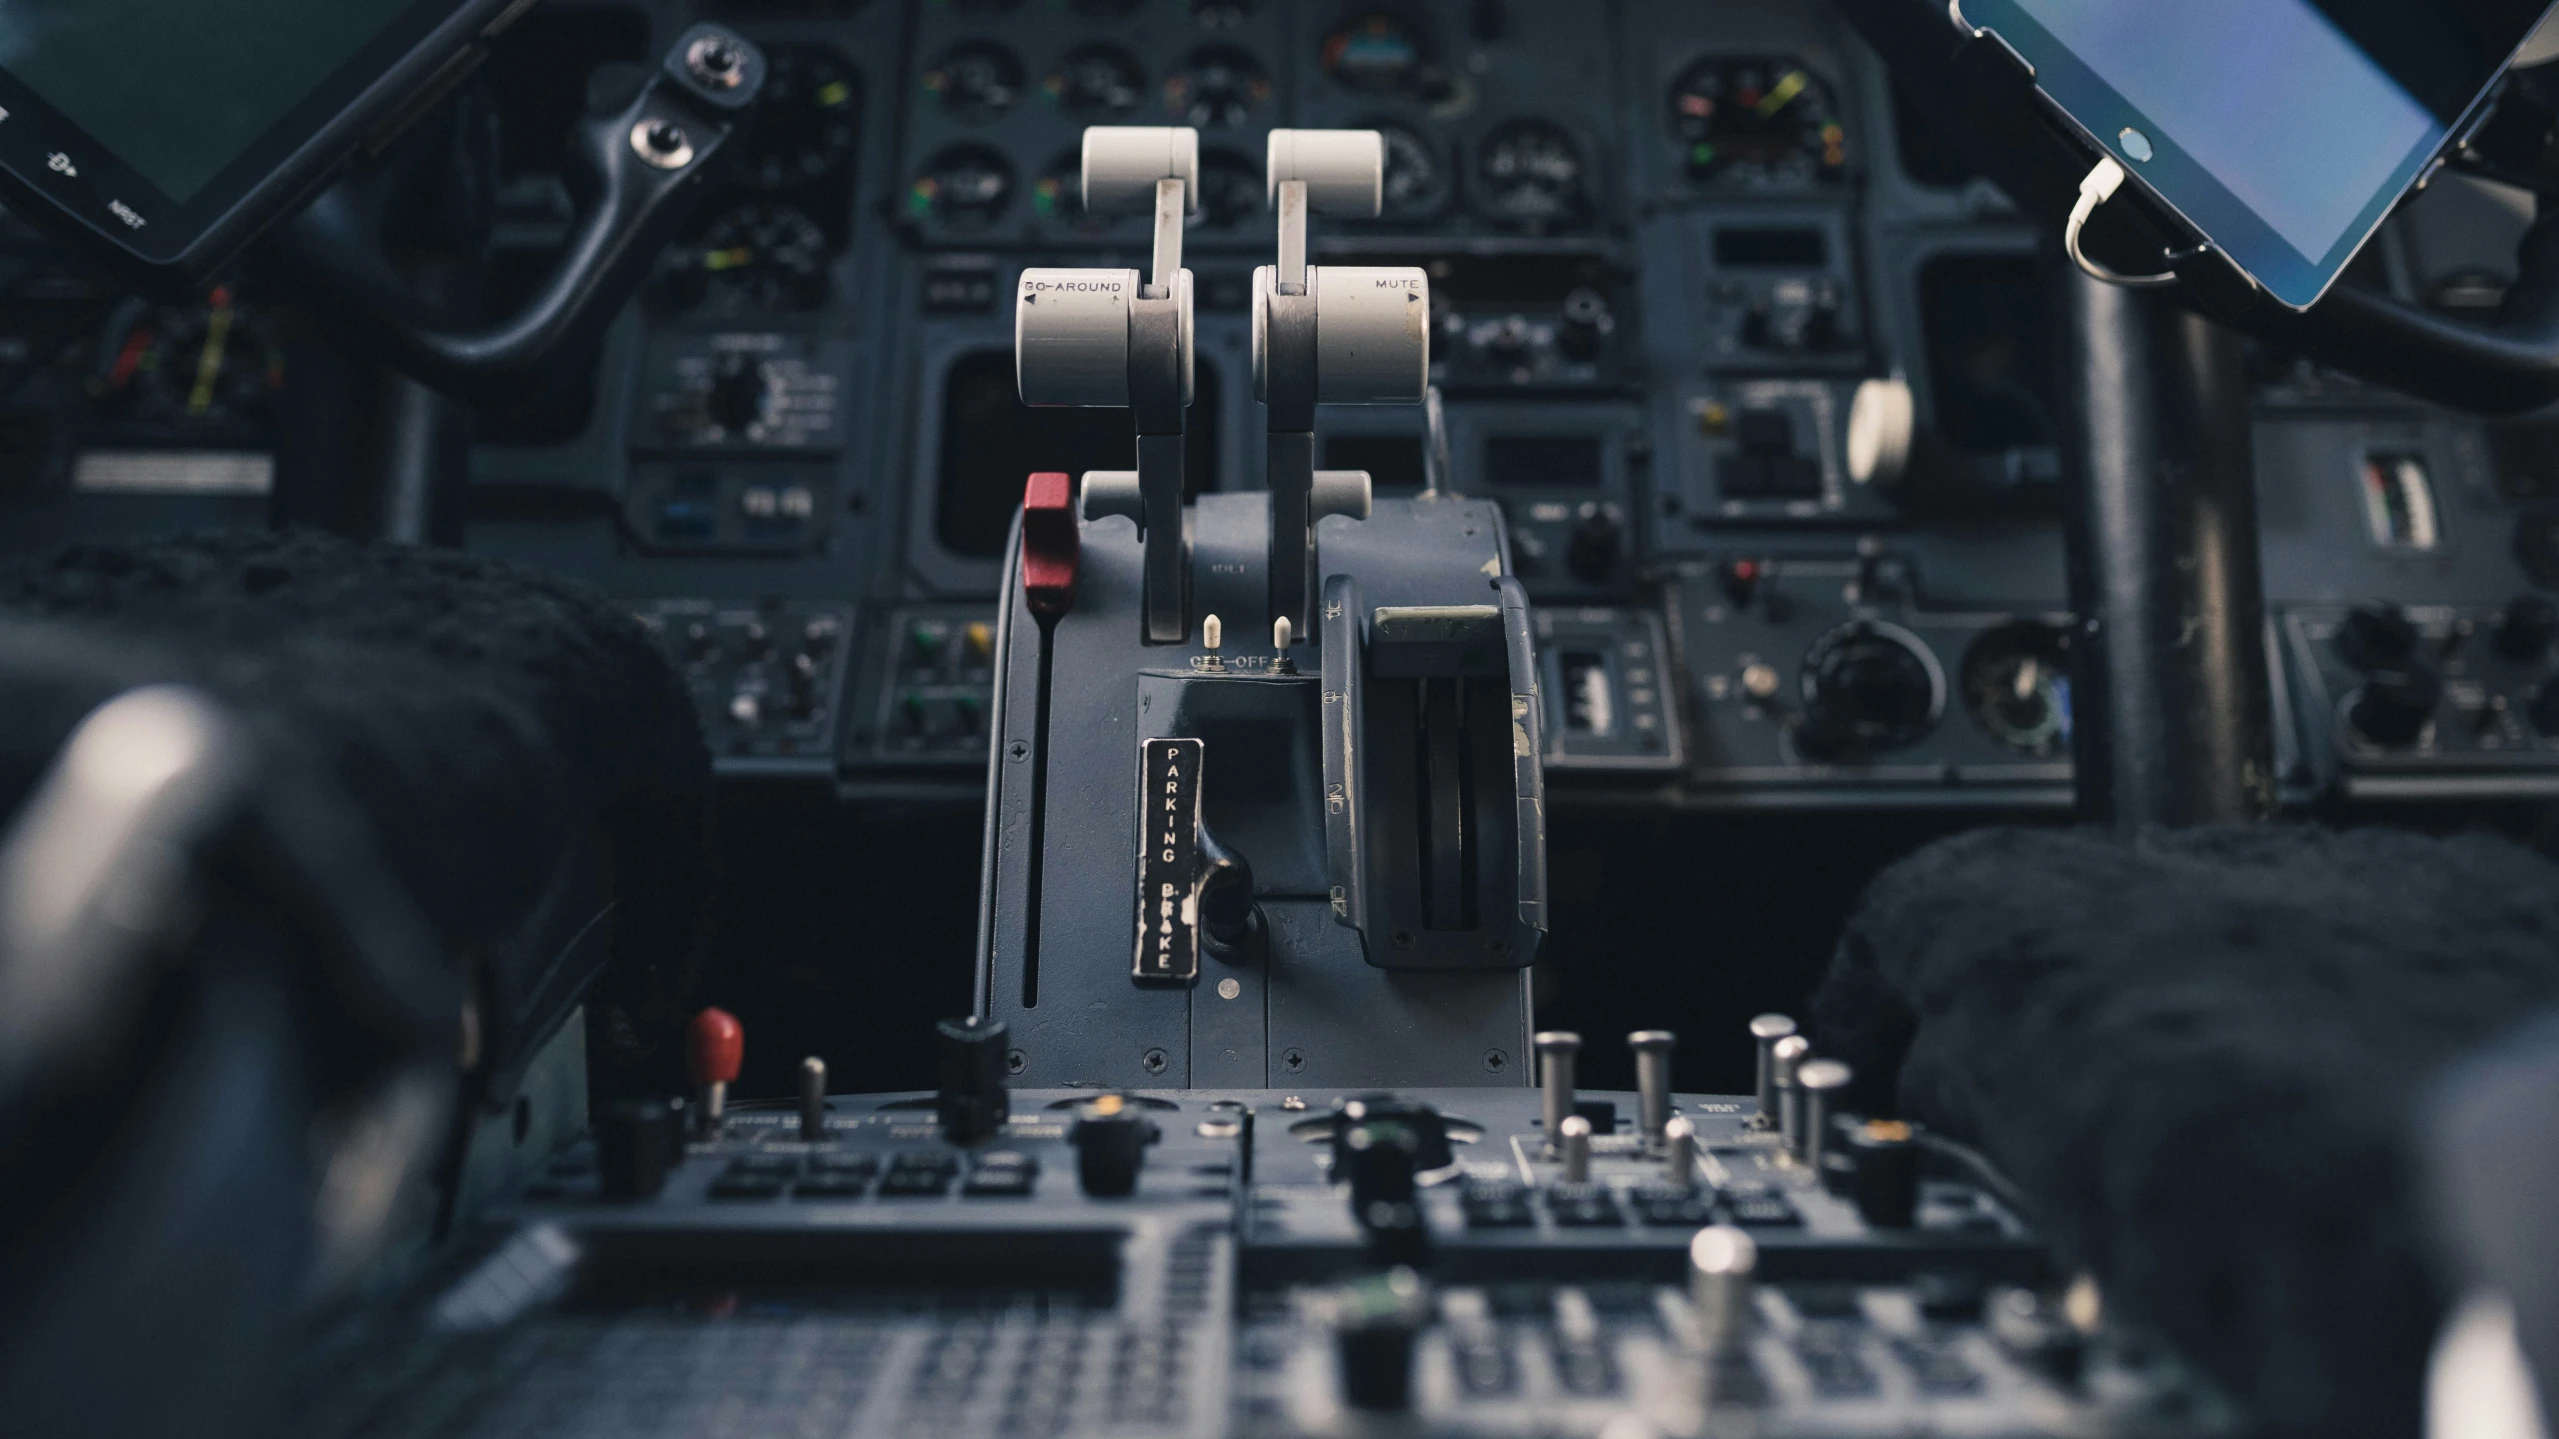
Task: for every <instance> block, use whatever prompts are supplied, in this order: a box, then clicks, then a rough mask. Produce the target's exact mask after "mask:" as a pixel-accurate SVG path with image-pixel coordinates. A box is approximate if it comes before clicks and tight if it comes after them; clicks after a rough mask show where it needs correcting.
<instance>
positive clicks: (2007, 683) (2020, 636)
mask: <svg viewBox="0 0 2559 1439" xmlns="http://www.w3.org/2000/svg"><path fill="white" fill-rule="evenodd" d="M1964 707H1965V708H1966V709H1968V710H1970V711H1972V716H1973V718H1974V719H1975V720H1977V721H1979V722H1980V724H1981V727H1982V728H1983V729H1984V730H1986V731H1988V732H1989V734H1990V737H1991V738H1992V739H1995V740H1997V741H1999V742H2000V743H2001V744H2004V745H2006V746H2008V747H2009V748H2011V749H2014V750H2021V751H2023V752H2025V753H2027V754H2031V755H2038V756H2051V755H2057V754H2059V753H2061V752H2062V751H2063V750H2064V749H2066V748H2068V747H2069V745H2070V647H2069V641H2068V639H2067V638H2066V637H2065V636H2064V635H2063V634H2062V632H2061V631H2060V630H2057V629H2054V628H2053V627H2052V626H2050V625H2037V624H2018V625H2006V626H2002V627H2001V628H1999V629H1995V630H1992V631H1990V632H1989V633H1987V634H1985V635H1983V636H1982V637H1981V638H1980V639H1977V640H1975V641H1973V647H1972V649H1971V650H1969V651H1967V652H1966V653H1965V655H1964Z"/></svg>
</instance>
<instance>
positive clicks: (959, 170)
mask: <svg viewBox="0 0 2559 1439" xmlns="http://www.w3.org/2000/svg"><path fill="white" fill-rule="evenodd" d="M1012 198H1013V167H1012V166H1011V165H1008V164H1006V163H1005V162H1004V157H1003V156H1001V155H999V154H997V153H995V152H994V151H993V150H990V149H988V148H987V147H985V146H984V145H954V146H952V147H951V148H950V149H948V150H944V151H943V152H942V153H940V154H938V155H936V156H934V157H933V161H932V163H931V164H929V165H927V166H925V167H924V173H923V174H921V175H918V176H916V177H915V183H914V184H912V185H909V186H908V187H907V191H906V213H907V214H908V216H910V217H911V218H913V219H917V220H934V221H939V222H941V223H943V224H946V225H951V226H955V227H957V228H960V229H978V228H983V227H984V226H987V225H991V224H993V223H995V217H996V216H998V215H1001V214H1002V213H1004V206H1005V203H1006V202H1007V201H1009V200H1011V199H1012ZM1076 208H1077V209H1079V210H1080V209H1082V208H1083V206H1082V205H1081V204H1080V203H1079V204H1078V205H1077V206H1076Z"/></svg>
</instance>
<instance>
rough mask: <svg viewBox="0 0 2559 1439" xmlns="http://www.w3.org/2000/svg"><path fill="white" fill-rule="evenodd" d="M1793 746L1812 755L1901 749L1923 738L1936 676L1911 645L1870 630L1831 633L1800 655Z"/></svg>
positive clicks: (1935, 699) (1934, 707)
mask: <svg viewBox="0 0 2559 1439" xmlns="http://www.w3.org/2000/svg"><path fill="white" fill-rule="evenodd" d="M1803 689H1804V706H1805V715H1804V724H1803V727H1802V729H1801V731H1800V732H1799V734H1798V736H1797V739H1798V742H1799V743H1801V744H1802V745H1804V746H1805V747H1806V749H1807V750H1808V752H1810V753H1813V754H1817V755H1846V754H1861V753H1875V752H1879V751H1884V750H1895V749H1904V748H1907V747H1909V746H1910V745H1914V744H1917V743H1918V742H1919V741H1920V740H1921V739H1923V738H1925V737H1926V736H1927V734H1928V731H1929V730H1930V729H1931V728H1933V727H1934V726H1935V725H1936V723H1937V711H1938V707H1939V705H1940V704H1941V703H1942V697H1941V695H1940V694H1939V690H1938V682H1937V677H1936V672H1935V671H1934V670H1933V669H1931V668H1930V666H1929V663H1928V660H1927V659H1926V657H1924V656H1923V655H1921V654H1920V653H1919V651H1917V650H1916V649H1914V648H1912V646H1911V643H1910V642H1909V641H1907V640H1904V639H1902V638H1900V637H1898V636H1896V635H1891V634H1887V633H1885V632H1884V631H1883V630H1881V629H1879V628H1877V627H1876V626H1874V625H1871V624H1866V623H1862V622H1861V623H1858V624H1853V625H1850V626H1848V627H1846V628H1845V629H1838V630H1833V631H1832V632H1831V633H1829V634H1827V635H1825V636H1823V637H1822V638H1821V639H1820V640H1819V641H1817V642H1816V643H1815V644H1814V645H1813V648H1812V651H1811V652H1810V653H1809V654H1807V655H1806V656H1805V657H1804V678H1803Z"/></svg>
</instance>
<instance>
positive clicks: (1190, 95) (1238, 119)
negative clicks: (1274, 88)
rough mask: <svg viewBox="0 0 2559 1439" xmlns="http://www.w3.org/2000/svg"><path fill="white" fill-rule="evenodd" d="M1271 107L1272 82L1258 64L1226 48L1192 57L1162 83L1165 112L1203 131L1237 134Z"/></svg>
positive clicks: (1215, 47)
mask: <svg viewBox="0 0 2559 1439" xmlns="http://www.w3.org/2000/svg"><path fill="white" fill-rule="evenodd" d="M1270 102H1271V77H1270V76H1269V75H1268V74H1265V73H1264V72H1263V70H1262V66H1261V62H1260V61H1258V60H1255V59H1254V58H1253V57H1252V56H1250V55H1247V54H1245V53H1244V52H1243V51H1241V50H1238V49H1235V48H1234V47H1232V46H1228V45H1211V46H1208V47H1206V48H1205V49H1201V50H1195V51H1193V52H1191V57H1190V58H1189V59H1187V60H1185V61H1183V62H1182V63H1181V65H1180V66H1179V67H1178V68H1176V69H1175V70H1174V71H1173V73H1171V74H1169V75H1167V76H1165V77H1164V109H1165V111H1166V112H1167V113H1168V114H1170V115H1172V116H1173V118H1174V119H1176V120H1178V121H1180V122H1182V123H1183V124H1186V125H1195V126H1197V127H1199V128H1200V129H1202V130H1240V129H1242V128H1244V126H1245V125H1247V124H1249V123H1251V121H1252V118H1253V113H1254V112H1255V111H1257V110H1259V109H1261V108H1262V107H1263V106H1265V105H1268V104H1269V103H1270Z"/></svg>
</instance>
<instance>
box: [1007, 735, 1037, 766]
mask: <svg viewBox="0 0 2559 1439" xmlns="http://www.w3.org/2000/svg"><path fill="white" fill-rule="evenodd" d="M1005 753H1006V754H1009V755H1011V756H1012V757H1013V759H1014V761H1015V762H1016V763H1019V762H1020V761H1022V760H1026V759H1029V758H1030V757H1031V746H1030V742H1029V741H1028V740H1018V739H1017V740H1015V741H1013V746H1012V748H1010V749H1008V750H1006V751H1005Z"/></svg>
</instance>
